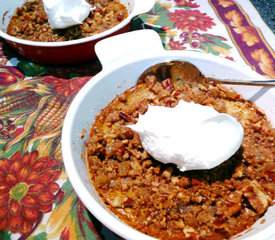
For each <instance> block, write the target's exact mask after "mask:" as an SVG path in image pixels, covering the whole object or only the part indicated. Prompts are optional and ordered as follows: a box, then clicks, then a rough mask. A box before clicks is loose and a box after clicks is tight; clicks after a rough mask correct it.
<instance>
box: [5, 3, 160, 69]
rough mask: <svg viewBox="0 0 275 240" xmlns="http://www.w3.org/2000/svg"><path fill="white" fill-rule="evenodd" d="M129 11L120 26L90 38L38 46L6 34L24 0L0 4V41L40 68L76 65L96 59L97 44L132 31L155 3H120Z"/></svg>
mask: <svg viewBox="0 0 275 240" xmlns="http://www.w3.org/2000/svg"><path fill="white" fill-rule="evenodd" d="M120 2H121V3H122V4H123V5H124V6H125V7H126V8H127V10H128V17H127V18H126V19H124V20H123V21H122V22H121V23H119V24H118V25H116V26H114V27H112V28H110V29H108V30H106V31H104V32H101V33H98V34H95V35H93V36H90V37H86V38H82V39H77V40H70V41H63V42H36V41H30V40H23V39H19V38H16V37H13V36H10V35H8V34H7V33H6V31H7V27H8V24H9V22H10V19H11V17H12V15H13V14H14V13H15V11H16V9H17V8H18V7H21V6H22V5H23V3H25V1H24V0H16V1H5V0H1V1H0V19H1V25H0V37H2V38H4V39H5V40H6V41H7V42H8V43H9V44H10V45H11V46H12V47H13V48H14V49H15V50H16V51H17V52H18V53H19V54H20V55H22V56H24V57H25V58H27V59H29V60H31V61H33V62H36V63H40V64H58V65H60V64H62V65H64V64H77V63H82V62H87V61H90V60H93V59H95V58H96V54H95V51H94V46H95V44H96V43H97V42H98V41H100V40H102V39H104V38H106V37H109V36H113V35H117V34H120V33H124V32H127V31H129V29H130V24H131V21H132V19H133V18H134V17H135V16H137V15H139V14H142V13H145V12H147V11H149V10H150V9H151V8H152V7H153V5H154V3H155V0H120Z"/></svg>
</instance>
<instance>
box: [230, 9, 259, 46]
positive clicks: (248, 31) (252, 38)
mask: <svg viewBox="0 0 275 240" xmlns="http://www.w3.org/2000/svg"><path fill="white" fill-rule="evenodd" d="M225 17H226V18H227V19H228V20H229V21H230V25H231V26H232V27H234V28H233V29H234V31H235V32H236V33H238V34H240V35H241V36H242V40H243V41H244V42H246V44H247V45H248V46H253V45H255V44H257V43H259V42H260V39H259V37H258V36H257V32H256V31H255V29H254V28H252V27H250V26H243V17H242V15H241V14H240V13H238V12H237V11H236V10H232V11H229V12H227V13H226V14H225Z"/></svg>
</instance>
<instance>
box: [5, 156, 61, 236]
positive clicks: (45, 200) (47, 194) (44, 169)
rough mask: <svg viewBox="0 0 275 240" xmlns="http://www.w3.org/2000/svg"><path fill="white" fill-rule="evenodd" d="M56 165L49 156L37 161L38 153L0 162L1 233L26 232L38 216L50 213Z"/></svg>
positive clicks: (56, 176)
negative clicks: (2, 231)
mask: <svg viewBox="0 0 275 240" xmlns="http://www.w3.org/2000/svg"><path fill="white" fill-rule="evenodd" d="M57 165H58V163H57V161H56V160H53V159H50V158H49V157H42V158H38V152H37V151H33V152H31V153H25V154H24V155H23V157H22V156H21V154H20V153H19V152H17V153H15V154H14V155H13V156H12V157H11V159H10V160H8V159H0V230H9V231H11V232H12V233H20V234H24V233H29V232H30V231H31V230H32V228H33V226H34V225H35V224H36V223H37V222H38V219H39V216H41V215H42V214H43V213H46V212H49V211H51V210H52V204H53V202H54V200H55V196H54V193H55V192H56V191H57V190H58V189H59V186H58V184H57V183H55V181H56V180H57V178H58V177H59V175H60V171H58V170H55V169H54V167H57Z"/></svg>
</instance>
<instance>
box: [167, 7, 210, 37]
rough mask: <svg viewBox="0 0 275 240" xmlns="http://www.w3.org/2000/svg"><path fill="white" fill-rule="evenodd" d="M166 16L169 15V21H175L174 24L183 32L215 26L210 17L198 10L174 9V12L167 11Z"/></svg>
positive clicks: (204, 29) (203, 29) (205, 29)
mask: <svg viewBox="0 0 275 240" xmlns="http://www.w3.org/2000/svg"><path fill="white" fill-rule="evenodd" d="M167 16H168V17H170V21H174V22H175V23H174V26H175V27H177V28H178V29H181V30H182V31H183V32H186V31H190V32H193V31H198V30H202V31H207V29H208V28H212V26H215V23H214V22H213V19H212V18H211V17H208V16H206V14H205V13H201V12H200V11H198V10H187V11H186V10H175V12H169V13H167Z"/></svg>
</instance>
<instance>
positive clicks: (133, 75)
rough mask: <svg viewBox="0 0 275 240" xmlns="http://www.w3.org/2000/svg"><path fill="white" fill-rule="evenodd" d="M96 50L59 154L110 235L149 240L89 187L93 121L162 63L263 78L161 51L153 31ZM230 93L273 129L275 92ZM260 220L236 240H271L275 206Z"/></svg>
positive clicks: (210, 59) (230, 65)
mask: <svg viewBox="0 0 275 240" xmlns="http://www.w3.org/2000/svg"><path fill="white" fill-rule="evenodd" d="M113 46H116V47H115V48H113ZM95 50H96V54H97V56H98V58H99V59H100V61H101V63H102V65H103V69H102V71H101V72H100V73H99V74H97V75H96V76H95V77H93V78H92V79H91V80H90V81H89V82H88V83H87V84H86V85H85V86H84V87H83V88H82V89H81V91H80V92H79V93H78V95H77V96H76V97H75V99H74V100H73V102H72V104H71V106H70V108H69V110H68V113H67V116H66V118H65V122H64V126H63V131H62V152H63V159H64V163H65V167H66V171H67V173H68V176H69V178H70V181H71V183H72V185H73V187H74V189H75V191H76V192H77V194H78V196H79V197H80V199H81V200H82V201H83V203H84V204H85V206H86V207H87V208H88V209H89V211H91V213H92V214H93V215H94V216H95V217H96V218H98V220H99V221H100V222H102V223H103V224H104V225H105V226H107V227H108V228H109V229H110V230H112V231H113V232H115V233H116V234H118V235H119V236H121V237H123V238H125V239H133V240H140V239H144V240H148V239H153V238H151V237H149V236H147V235H144V234H143V233H141V232H139V231H136V230H134V229H133V228H131V227H129V226H128V225H126V224H124V223H123V222H121V221H120V220H119V219H118V218H117V217H116V216H115V215H114V214H112V213H111V212H110V211H109V210H107V209H106V207H105V206H104V204H103V203H102V201H101V200H100V199H99V197H98V195H97V193H96V191H95V189H94V188H93V185H92V184H91V182H90V178H89V174H88V171H87V168H86V162H85V159H84V158H83V156H84V149H85V141H86V139H87V136H88V133H89V129H90V126H91V124H92V123H93V120H94V118H95V116H96V115H97V114H98V113H99V112H100V110H101V109H102V108H103V107H105V106H106V105H107V104H108V103H109V102H110V101H111V100H112V99H113V98H114V97H115V96H116V95H117V94H119V93H122V92H123V91H124V90H126V89H128V88H130V87H131V86H133V85H135V83H136V81H137V79H138V77H139V76H140V74H141V73H142V72H143V71H144V70H145V69H146V68H148V67H149V66H151V65H153V64H155V63H158V62H162V61H166V60H179V59H181V60H184V61H189V62H191V63H193V64H194V65H196V66H197V67H198V68H199V69H200V70H201V71H202V72H203V73H212V74H214V75H216V76H217V77H219V76H220V77H227V78H230V77H233V78H234V77H235V78H241V79H245V78H249V79H257V78H258V79H263V77H261V76H260V75H259V74H257V73H256V72H254V71H252V70H251V69H250V68H249V67H246V66H242V65H240V64H237V63H235V62H233V61H230V60H227V59H222V58H220V57H214V56H211V55H210V54H202V53H197V52H186V51H166V50H164V49H163V47H162V43H161V41H160V38H159V36H158V34H157V33H155V32H154V31H152V30H139V31H135V32H130V33H125V34H121V35H117V36H115V37H111V38H108V39H104V40H102V41H101V42H99V43H97V45H96V47H95ZM234 88H235V89H236V90H237V91H238V92H239V93H241V94H242V95H243V96H244V97H246V98H248V99H250V100H252V101H254V102H256V104H257V105H258V106H259V107H261V108H262V109H264V110H265V111H266V113H267V115H268V117H269V119H270V120H271V122H272V124H273V126H275V108H274V102H275V89H274V88H263V87H251V86H250V87H247V86H234ZM83 136H84V137H83ZM263 219H264V220H263ZM263 219H260V220H259V221H258V222H257V223H256V224H255V225H253V226H252V227H251V228H250V229H249V230H248V231H246V232H244V233H241V234H239V235H238V236H236V239H238V240H244V239H245V240H267V239H268V240H271V239H275V220H274V219H275V207H270V208H269V210H268V212H267V213H266V214H265V216H264V217H263Z"/></svg>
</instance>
